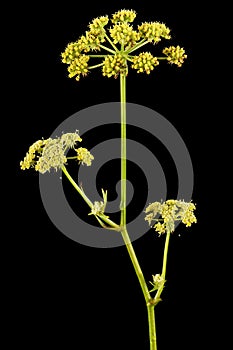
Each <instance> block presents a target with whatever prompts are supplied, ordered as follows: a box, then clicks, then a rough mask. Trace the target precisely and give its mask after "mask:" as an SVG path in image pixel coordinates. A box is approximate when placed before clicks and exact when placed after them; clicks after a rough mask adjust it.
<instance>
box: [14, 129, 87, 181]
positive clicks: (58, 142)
mask: <svg viewBox="0 0 233 350" xmlns="http://www.w3.org/2000/svg"><path fill="white" fill-rule="evenodd" d="M81 141H82V139H81V137H80V136H79V135H78V130H76V132H75V133H65V134H63V135H62V136H61V137H57V138H55V139H52V138H49V139H47V140H39V141H36V142H35V143H33V145H31V146H30V147H29V150H28V152H27V154H26V156H25V157H24V160H23V161H21V162H20V167H21V169H22V170H25V169H29V168H35V170H36V171H39V172H40V173H42V174H44V173H45V172H46V171H50V169H51V168H54V169H55V170H58V169H59V168H62V167H63V165H64V164H66V161H67V158H66V156H65V152H66V151H67V149H69V148H74V146H75V144H76V142H81Z"/></svg>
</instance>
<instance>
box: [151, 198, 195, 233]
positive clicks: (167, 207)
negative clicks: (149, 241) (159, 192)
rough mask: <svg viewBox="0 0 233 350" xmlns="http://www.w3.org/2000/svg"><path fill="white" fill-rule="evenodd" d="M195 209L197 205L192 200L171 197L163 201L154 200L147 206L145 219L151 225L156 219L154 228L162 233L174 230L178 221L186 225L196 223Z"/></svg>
mask: <svg viewBox="0 0 233 350" xmlns="http://www.w3.org/2000/svg"><path fill="white" fill-rule="evenodd" d="M195 209H196V206H195V205H194V204H193V203H192V202H185V201H181V200H174V199H169V200H167V201H166V202H163V203H160V202H154V203H151V204H150V205H149V206H148V207H147V208H146V210H145V212H146V213H147V215H146V217H145V220H146V221H148V223H149V225H151V222H152V221H155V222H156V223H155V224H154V226H153V228H154V229H155V231H156V232H158V233H159V235H161V234H163V233H166V232H174V230H175V222H176V221H181V222H182V223H183V224H185V225H186V227H189V226H191V224H193V223H196V222H197V219H196V216H195V215H194V210H195ZM160 217H161V219H160Z"/></svg>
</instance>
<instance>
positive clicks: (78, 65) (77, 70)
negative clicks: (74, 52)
mask: <svg viewBox="0 0 233 350" xmlns="http://www.w3.org/2000/svg"><path fill="white" fill-rule="evenodd" d="M89 59H90V57H89V56H87V55H81V54H80V55H79V56H78V57H77V58H75V59H74V60H73V61H72V62H71V64H70V65H69V67H68V72H69V78H73V77H74V76H76V77H75V79H76V80H77V81H79V79H80V76H81V75H82V76H86V75H87V73H88V61H89Z"/></svg>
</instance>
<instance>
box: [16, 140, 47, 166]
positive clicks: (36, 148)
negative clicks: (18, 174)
mask: <svg viewBox="0 0 233 350" xmlns="http://www.w3.org/2000/svg"><path fill="white" fill-rule="evenodd" d="M46 143H47V140H38V141H36V142H34V143H33V144H32V145H31V146H30V147H29V150H28V152H27V153H26V156H25V157H24V160H22V161H21V162H20V168H21V169H22V170H26V169H29V168H31V167H33V166H34V165H35V164H36V162H37V157H39V156H40V155H41V153H42V151H43V148H44V146H45V145H46Z"/></svg>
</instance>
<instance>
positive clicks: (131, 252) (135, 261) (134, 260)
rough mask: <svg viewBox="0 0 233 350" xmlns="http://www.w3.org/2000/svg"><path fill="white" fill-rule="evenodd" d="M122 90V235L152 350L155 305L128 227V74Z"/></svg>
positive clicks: (124, 78)
mask: <svg viewBox="0 0 233 350" xmlns="http://www.w3.org/2000/svg"><path fill="white" fill-rule="evenodd" d="M120 92H121V204H120V210H121V221H120V227H121V235H122V238H123V240H124V243H125V245H126V249H127V251H128V253H129V256H130V259H131V262H132V264H133V267H134V270H135V273H136V275H137V278H138V281H139V283H140V286H141V289H142V292H143V295H144V298H145V301H146V305H147V313H148V326H149V339H150V350H157V343H156V329H155V314H154V305H153V303H151V301H153V299H152V298H151V295H150V292H149V290H148V287H147V284H146V281H145V278H144V275H143V273H142V270H141V267H140V265H139V262H138V259H137V257H136V254H135V252H134V249H133V246H132V243H131V240H130V237H129V235H128V232H127V228H126V160H127V158H126V76H125V75H124V74H121V75H120Z"/></svg>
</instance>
